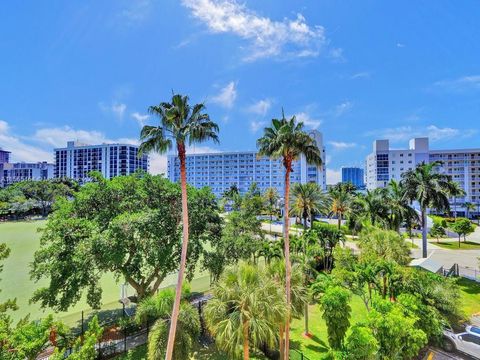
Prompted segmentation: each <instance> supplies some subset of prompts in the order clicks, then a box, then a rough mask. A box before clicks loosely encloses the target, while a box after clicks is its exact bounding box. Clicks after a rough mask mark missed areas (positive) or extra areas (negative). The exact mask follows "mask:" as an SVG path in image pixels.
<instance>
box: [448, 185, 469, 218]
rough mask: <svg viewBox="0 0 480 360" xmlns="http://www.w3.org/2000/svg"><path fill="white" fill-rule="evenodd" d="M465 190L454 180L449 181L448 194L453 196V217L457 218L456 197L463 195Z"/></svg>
mask: <svg viewBox="0 0 480 360" xmlns="http://www.w3.org/2000/svg"><path fill="white" fill-rule="evenodd" d="M465 194H466V193H465V190H463V187H461V186H460V184H459V183H458V182H456V181H452V182H451V186H450V191H449V195H450V196H452V197H453V217H454V218H455V219H456V218H457V197H462V196H465Z"/></svg>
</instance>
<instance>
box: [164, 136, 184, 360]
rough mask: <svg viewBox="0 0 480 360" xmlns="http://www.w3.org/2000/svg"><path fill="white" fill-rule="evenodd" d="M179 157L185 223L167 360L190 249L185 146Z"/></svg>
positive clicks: (171, 344) (170, 351) (178, 146)
mask: <svg viewBox="0 0 480 360" xmlns="http://www.w3.org/2000/svg"><path fill="white" fill-rule="evenodd" d="M177 150H178V157H179V160H180V179H181V187H182V223H183V242H182V254H181V258H180V270H179V272H178V279H177V286H176V289H175V302H174V304H173V310H172V319H171V321H170V331H169V333H168V343H167V350H166V354H165V360H171V359H172V355H173V346H174V343H175V333H176V330H177V321H178V313H179V311H180V301H181V296H182V284H183V277H184V274H185V267H186V263H187V249H188V203H187V171H186V169H185V144H177Z"/></svg>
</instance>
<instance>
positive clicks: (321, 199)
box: [290, 183, 327, 230]
mask: <svg viewBox="0 0 480 360" xmlns="http://www.w3.org/2000/svg"><path fill="white" fill-rule="evenodd" d="M290 202H291V204H290V205H291V214H292V215H295V216H298V217H299V218H301V219H303V227H304V228H305V230H306V229H307V227H308V226H307V220H308V219H310V227H311V226H312V225H313V217H314V216H315V215H316V214H319V213H322V212H324V211H325V209H326V208H327V199H326V196H325V195H324V193H323V192H322V190H321V189H320V187H319V186H318V184H315V183H306V184H295V185H294V186H293V188H292V198H291V199H290Z"/></svg>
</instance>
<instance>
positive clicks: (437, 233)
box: [429, 222, 447, 243]
mask: <svg viewBox="0 0 480 360" xmlns="http://www.w3.org/2000/svg"><path fill="white" fill-rule="evenodd" d="M429 234H430V236H432V237H435V238H437V243H438V242H439V241H440V239H439V238H441V237H444V236H446V235H447V233H446V231H445V228H444V227H443V226H442V225H441V224H440V223H438V222H434V223H433V226H432V228H431V229H430V233H429Z"/></svg>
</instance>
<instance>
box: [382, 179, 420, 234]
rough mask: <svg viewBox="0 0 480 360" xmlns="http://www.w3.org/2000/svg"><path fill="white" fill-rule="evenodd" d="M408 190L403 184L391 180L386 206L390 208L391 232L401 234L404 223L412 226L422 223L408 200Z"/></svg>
mask: <svg viewBox="0 0 480 360" xmlns="http://www.w3.org/2000/svg"><path fill="white" fill-rule="evenodd" d="M405 193H406V190H405V187H404V184H403V183H402V182H398V181H396V180H394V179H392V180H390V182H389V183H388V187H387V190H386V203H387V204H386V205H387V208H388V213H389V215H388V224H389V228H390V229H391V230H395V231H396V232H398V233H400V227H401V226H402V223H405V224H412V223H417V222H419V221H420V219H419V216H418V214H417V212H416V211H415V209H413V208H412V207H411V206H410V204H409V201H408V199H407V198H406V195H405Z"/></svg>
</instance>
